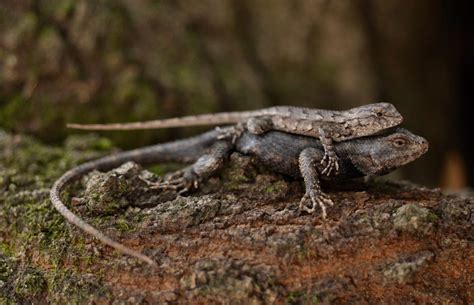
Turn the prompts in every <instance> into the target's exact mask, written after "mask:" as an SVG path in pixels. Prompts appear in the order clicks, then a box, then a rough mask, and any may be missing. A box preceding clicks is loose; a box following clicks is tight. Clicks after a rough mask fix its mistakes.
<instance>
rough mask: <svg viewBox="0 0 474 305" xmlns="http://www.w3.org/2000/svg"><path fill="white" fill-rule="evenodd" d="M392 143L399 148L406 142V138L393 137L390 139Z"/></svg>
mask: <svg viewBox="0 0 474 305" xmlns="http://www.w3.org/2000/svg"><path fill="white" fill-rule="evenodd" d="M392 143H393V146H395V147H398V148H400V147H403V146H405V145H406V144H407V140H405V139H404V138H395V139H393V140H392Z"/></svg>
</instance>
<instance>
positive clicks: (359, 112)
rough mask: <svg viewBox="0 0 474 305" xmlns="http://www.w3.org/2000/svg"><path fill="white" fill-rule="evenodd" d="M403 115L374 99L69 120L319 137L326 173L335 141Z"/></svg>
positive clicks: (334, 164)
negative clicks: (326, 105)
mask: <svg viewBox="0 0 474 305" xmlns="http://www.w3.org/2000/svg"><path fill="white" fill-rule="evenodd" d="M402 121H403V117H402V115H401V114H400V113H399V112H398V110H397V109H396V108H395V106H393V105H392V104H390V103H374V104H368V105H363V106H359V107H355V108H352V109H349V110H344V111H336V110H324V109H315V108H305V107H294V106H274V107H269V108H263V109H260V110H254V111H241V112H220V113H214V114H202V115H195V116H185V117H178V118H170V119H162V120H153V121H146V122H132V123H115V124H89V125H87V124H85V125H84V124H73V123H71V124H67V126H68V127H69V128H75V129H84V130H134V129H153V128H170V127H185V126H198V125H221V124H236V125H235V126H234V128H232V129H226V131H225V132H222V134H221V135H220V138H226V137H230V138H232V139H233V141H235V139H236V138H238V137H239V136H240V135H241V134H242V133H243V131H244V130H248V131H250V132H252V133H254V134H262V133H265V132H267V131H270V130H278V131H284V132H288V133H292V134H298V135H305V136H310V137H315V138H318V139H319V140H320V141H321V143H322V144H323V148H324V158H323V159H322V160H321V163H322V164H326V166H325V168H324V170H323V174H328V175H330V174H331V173H332V172H337V171H338V170H339V163H338V157H337V154H336V153H335V152H334V142H342V141H347V140H351V139H354V138H359V137H364V136H368V135H371V134H374V133H377V132H379V131H381V130H385V129H387V128H391V127H394V126H397V125H399V124H401V123H402Z"/></svg>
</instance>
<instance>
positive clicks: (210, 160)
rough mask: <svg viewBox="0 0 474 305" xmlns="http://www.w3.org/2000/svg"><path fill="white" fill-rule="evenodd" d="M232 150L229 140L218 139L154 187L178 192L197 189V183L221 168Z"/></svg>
mask: <svg viewBox="0 0 474 305" xmlns="http://www.w3.org/2000/svg"><path fill="white" fill-rule="evenodd" d="M232 150H233V144H232V142H231V141H229V140H219V141H217V142H216V143H214V144H213V145H212V147H211V148H210V150H209V152H208V153H207V154H205V155H203V156H201V157H200V158H199V159H198V160H197V161H196V162H195V163H194V164H192V165H190V166H188V167H186V168H184V169H182V170H180V171H177V172H174V173H172V174H170V175H168V177H167V179H166V180H165V181H164V182H160V183H156V184H154V185H153V187H154V188H162V189H174V190H176V191H178V192H179V193H180V194H181V193H185V192H187V191H190V190H193V189H197V188H198V187H199V183H200V182H201V181H203V180H204V179H206V178H208V177H210V176H212V175H213V174H215V173H216V172H217V171H218V170H220V169H221V168H222V166H223V165H224V163H225V161H226V160H227V159H228V158H229V155H230V154H231V152H232Z"/></svg>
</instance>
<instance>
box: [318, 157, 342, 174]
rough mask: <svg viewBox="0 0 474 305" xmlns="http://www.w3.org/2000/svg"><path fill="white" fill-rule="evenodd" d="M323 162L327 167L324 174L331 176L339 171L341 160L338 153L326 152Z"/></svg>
mask: <svg viewBox="0 0 474 305" xmlns="http://www.w3.org/2000/svg"><path fill="white" fill-rule="evenodd" d="M321 164H323V165H324V164H326V167H325V168H324V170H323V171H322V172H321V174H322V175H326V176H330V175H331V174H337V173H338V172H339V160H338V158H337V156H336V155H331V154H327V153H325V154H324V157H323V159H322V160H321Z"/></svg>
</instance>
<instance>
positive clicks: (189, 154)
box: [50, 130, 218, 265]
mask: <svg viewBox="0 0 474 305" xmlns="http://www.w3.org/2000/svg"><path fill="white" fill-rule="evenodd" d="M217 135H218V131H215V130H214V131H210V132H207V133H204V134H202V135H200V136H196V137H194V138H189V139H184V140H180V141H176V142H171V143H163V144H158V145H154V146H149V147H145V148H139V149H135V150H130V151H126V152H122V153H118V154H116V155H112V156H108V157H103V158H100V159H97V160H94V161H89V162H86V163H84V164H82V165H79V166H77V167H75V168H72V169H70V170H69V171H67V172H66V173H65V174H64V175H62V176H61V177H60V178H59V179H58V180H57V181H56V182H55V183H54V185H53V186H52V188H51V190H50V200H51V202H52V204H53V206H54V207H55V209H56V210H57V211H58V212H59V213H61V215H63V216H64V218H65V219H66V220H67V221H69V222H70V223H72V224H74V225H75V226H77V227H79V228H80V229H81V230H83V231H84V232H86V233H89V234H91V235H92V236H94V237H96V238H97V239H99V240H100V241H101V242H103V243H104V244H107V245H109V246H111V247H113V248H115V249H117V250H118V251H120V252H122V253H125V254H128V255H130V256H133V257H136V258H138V259H140V260H142V261H144V262H146V263H148V264H150V265H156V262H155V261H154V260H153V259H151V258H150V257H148V256H146V255H144V254H142V253H140V252H137V251H135V250H132V249H130V248H128V247H126V246H124V245H122V244H121V243H118V242H116V241H114V240H113V239H111V238H110V237H108V236H106V235H105V234H104V233H102V232H100V231H99V230H97V229H96V228H94V227H93V226H91V225H90V224H88V223H87V222H85V221H84V220H82V219H81V218H80V217H78V216H77V215H75V214H74V213H73V212H71V211H70V210H69V209H68V208H67V206H66V205H65V204H64V203H63V202H62V201H61V197H60V196H61V192H62V191H63V189H64V188H65V186H66V185H68V184H69V183H70V182H72V181H74V180H77V179H79V178H80V177H82V176H83V175H85V174H87V173H89V172H91V171H93V170H107V169H112V168H114V167H117V166H119V165H120V164H122V163H125V162H128V161H134V162H137V163H141V164H147V163H156V162H167V161H177V162H186V163H188V162H192V161H194V160H196V159H197V158H199V157H200V156H201V155H202V154H203V153H204V152H205V150H206V149H207V148H208V147H209V146H210V145H212V143H214V142H215V140H216V137H217Z"/></svg>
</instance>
